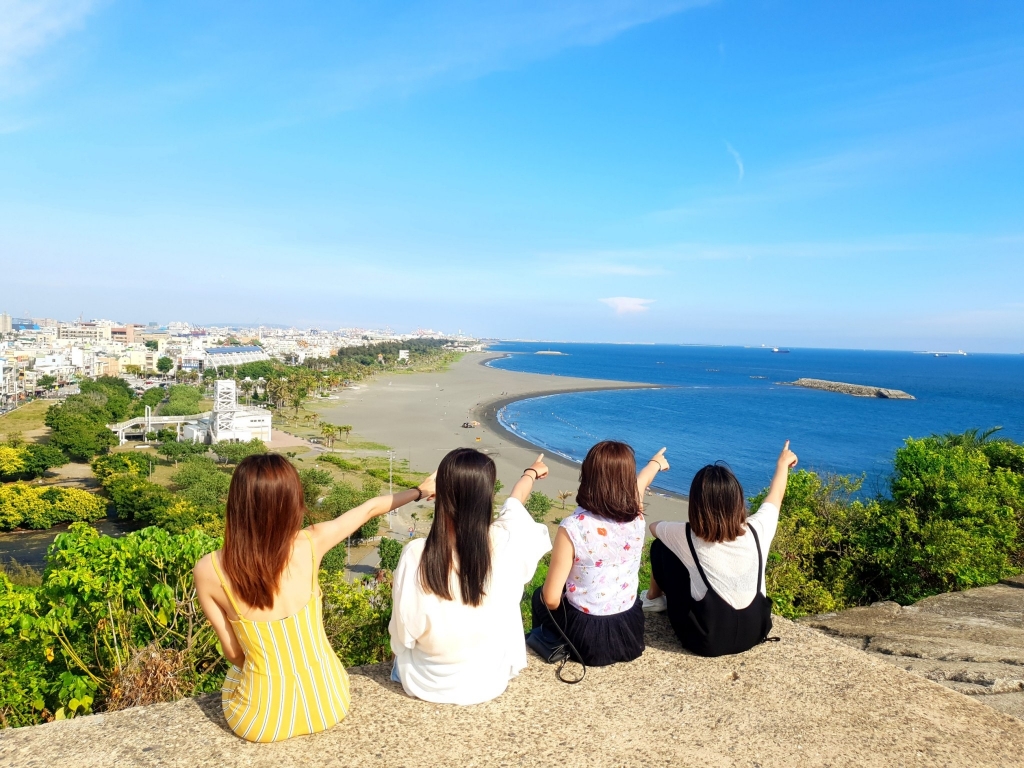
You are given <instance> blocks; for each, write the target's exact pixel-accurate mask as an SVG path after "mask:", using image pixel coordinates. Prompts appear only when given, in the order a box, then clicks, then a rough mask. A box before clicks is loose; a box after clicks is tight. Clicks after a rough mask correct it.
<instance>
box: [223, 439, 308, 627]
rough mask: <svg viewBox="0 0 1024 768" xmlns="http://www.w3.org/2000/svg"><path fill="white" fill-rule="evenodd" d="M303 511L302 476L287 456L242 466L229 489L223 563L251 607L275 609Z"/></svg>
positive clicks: (245, 461)
mask: <svg viewBox="0 0 1024 768" xmlns="http://www.w3.org/2000/svg"><path fill="white" fill-rule="evenodd" d="M305 511H306V505H305V502H304V501H303V499H302V482H301V481H300V480H299V473H298V472H296V471H295V467H293V466H292V464H291V462H290V461H288V460H287V459H286V458H284V457H283V456H279V455H278V454H276V453H266V454H262V455H259V456H249V457H248V458H245V459H243V460H242V461H240V462H239V463H238V467H237V468H236V469H235V474H234V475H233V476H232V478H231V487H230V488H229V489H228V509H227V515H226V519H225V525H224V550H223V552H224V557H223V561H224V573H225V574H227V576H228V578H229V579H231V585H232V586H233V587H234V588H235V594H236V595H238V597H240V598H241V599H242V600H243V601H245V603H246V604H247V605H249V606H251V607H253V608H273V606H274V596H275V595H276V594H277V587H278V582H279V581H280V579H281V574H282V573H283V572H284V569H285V566H287V565H288V560H289V558H290V557H291V552H292V544H293V543H294V541H295V534H297V533H298V532H299V531H300V530H301V529H302V518H303V515H304V514H305Z"/></svg>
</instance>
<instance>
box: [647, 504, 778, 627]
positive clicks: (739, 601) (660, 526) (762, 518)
mask: <svg viewBox="0 0 1024 768" xmlns="http://www.w3.org/2000/svg"><path fill="white" fill-rule="evenodd" d="M778 527H779V508H778V507H776V506H775V505H774V504H768V503H764V504H762V505H761V506H760V508H759V509H758V510H757V512H755V513H754V514H753V515H751V516H750V517H748V518H747V530H745V531H744V532H743V535H742V536H740V537H739V538H737V539H734V540H733V541H721V542H718V543H717V544H709V543H708V542H706V541H704V539H702V538H700V537H699V536H697V535H696V534H694V533H693V531H690V534H691V536H692V537H693V548H694V549H695V550H696V551H697V557H698V558H700V564H701V567H702V568H703V569H704V573H705V574H707V577H708V581H709V582H711V586H712V587H714V590H715V592H716V593H718V596H719V597H721V598H722V599H723V600H725V602H727V603H728V604H729V605H731V606H732V607H733V608H736V609H743V608H746V607H747V606H748V605H750V604H751V603H752V602H753V601H754V593H755V592H756V591H757V577H758V575H759V574H758V572H757V547H756V546H755V544H754V537H753V536H751V535H750V529H751V528H755V529H757V538H758V541H759V542H760V544H761V573H760V576H761V594H762V595H763V594H765V585H764V570H765V566H766V565H767V563H768V547H770V546H771V543H772V539H774V538H775V531H776V529H777V528H778ZM655 531H656V533H655V536H656V537H657V538H659V539H661V541H662V542H663V543H664V544H665V546H667V547H668V548H669V549H670V550H672V553H673V554H674V555H675V556H676V557H678V558H679V559H680V560H681V561H682V563H683V565H685V566H686V570H687V571H689V572H690V595H691V596H692V597H693V599H694V600H703V599H704V595H706V594H707V593H708V588H707V587H706V586H705V585H704V580H703V579H702V578H701V577H700V572H699V571H698V570H697V566H696V565H695V564H694V562H693V556H692V555H691V554H690V546H689V544H687V543H686V523H667V522H666V523H657V526H656V529H655Z"/></svg>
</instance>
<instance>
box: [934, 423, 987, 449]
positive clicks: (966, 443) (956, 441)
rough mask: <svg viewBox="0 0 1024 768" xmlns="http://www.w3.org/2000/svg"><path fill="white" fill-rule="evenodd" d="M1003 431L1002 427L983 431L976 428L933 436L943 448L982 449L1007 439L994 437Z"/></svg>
mask: <svg viewBox="0 0 1024 768" xmlns="http://www.w3.org/2000/svg"><path fill="white" fill-rule="evenodd" d="M1000 430H1002V427H990V428H989V429H986V430H984V431H983V430H981V429H978V428H977V427H975V428H974V429H968V430H967V431H966V432H963V433H957V432H947V433H946V434H944V435H936V434H934V433H933V434H932V439H933V440H934V441H935V442H936V443H938V445H939V446H941V447H943V448H955V447H963V448H980V447H981V446H983V445H985V444H986V443H993V442H998V441H1000V440H1004V439H1005V438H1001V437H996V438H993V437H992V436H993V435H994V434H995V433H996V432H999V431H1000Z"/></svg>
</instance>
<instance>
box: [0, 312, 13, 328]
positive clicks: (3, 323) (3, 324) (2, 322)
mask: <svg viewBox="0 0 1024 768" xmlns="http://www.w3.org/2000/svg"><path fill="white" fill-rule="evenodd" d="M13 330H14V323H12V322H11V316H10V315H8V314H7V313H6V312H0V333H10V332H11V331H13Z"/></svg>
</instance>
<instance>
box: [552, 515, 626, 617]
mask: <svg viewBox="0 0 1024 768" xmlns="http://www.w3.org/2000/svg"><path fill="white" fill-rule="evenodd" d="M560 527H561V528H564V529H565V532H566V533H567V534H569V539H570V540H571V541H572V546H573V549H574V550H575V554H574V557H573V563H572V570H571V571H570V572H569V579H568V580H567V581H566V583H565V595H566V599H567V600H568V601H569V603H570V604H572V606H573V607H574V608H578V609H579V610H581V611H583V613H593V614H596V615H598V616H608V615H611V614H614V613H622V611H626V610H629V609H630V608H632V607H633V603H635V602H636V590H637V586H638V575H639V572H640V554H641V553H642V552H643V548H644V532H645V528H644V518H643V515H640V516H639V517H637V519H636V520H634V521H632V522H631V523H616V522H613V521H611V520H607V519H605V518H603V517H600V516H599V515H595V514H594V513H592V512H588V511H587V510H585V509H580V508H577V510H576V512H575V513H574V514H573V515H571V516H570V517H567V518H565V519H564V520H563V521H562V523H561V525H560Z"/></svg>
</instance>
